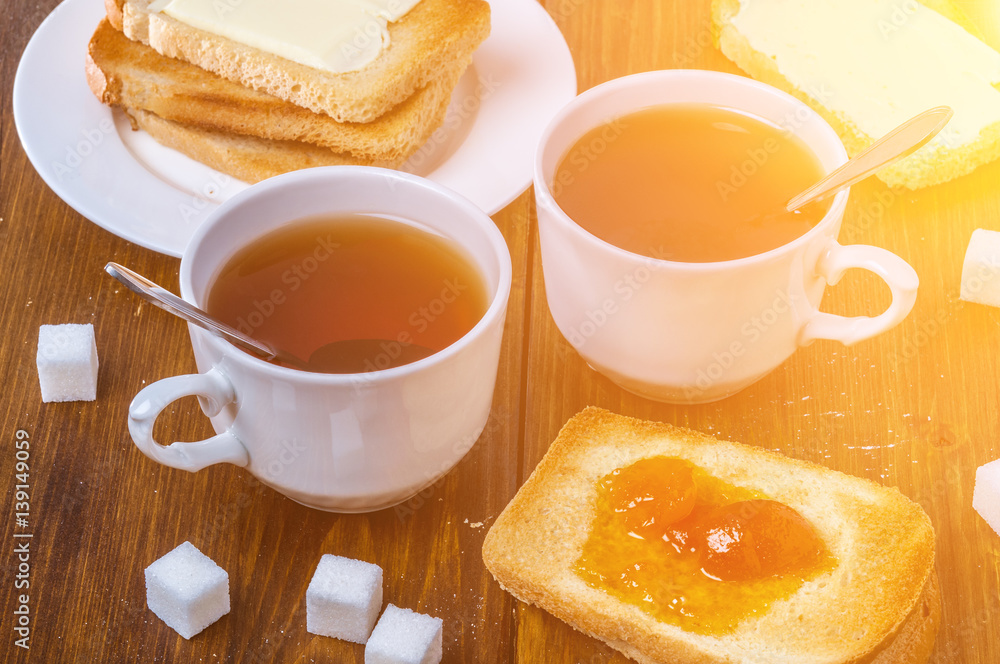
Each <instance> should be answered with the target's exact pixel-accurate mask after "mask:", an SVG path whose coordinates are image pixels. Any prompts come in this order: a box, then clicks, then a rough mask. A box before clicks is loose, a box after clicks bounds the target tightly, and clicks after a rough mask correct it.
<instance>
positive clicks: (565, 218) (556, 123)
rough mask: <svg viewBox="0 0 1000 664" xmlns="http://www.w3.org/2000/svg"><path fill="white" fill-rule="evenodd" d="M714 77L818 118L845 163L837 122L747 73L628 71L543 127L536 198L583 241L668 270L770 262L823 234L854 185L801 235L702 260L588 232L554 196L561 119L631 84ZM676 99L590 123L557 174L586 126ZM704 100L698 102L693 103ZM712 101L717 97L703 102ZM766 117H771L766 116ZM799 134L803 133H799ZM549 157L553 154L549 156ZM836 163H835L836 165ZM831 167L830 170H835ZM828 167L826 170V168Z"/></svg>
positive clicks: (575, 101)
mask: <svg viewBox="0 0 1000 664" xmlns="http://www.w3.org/2000/svg"><path fill="white" fill-rule="evenodd" d="M699 78H701V79H714V80H713V81H712V84H713V85H724V86H735V87H739V86H743V87H744V88H747V89H752V90H755V91H756V92H763V93H767V94H770V95H771V96H773V97H775V98H777V99H779V100H781V101H782V102H783V103H785V104H788V106H789V110H792V111H794V112H796V113H799V112H802V113H805V114H806V116H805V117H806V120H804V121H803V123H805V122H808V123H810V124H816V123H819V124H818V125H817V126H818V127H819V131H820V132H821V133H822V134H824V140H826V141H828V145H826V146H825V149H829V150H832V151H833V152H834V153H836V159H837V160H838V164H837V166H839V165H841V164H843V163H845V162H846V161H847V159H848V156H847V150H846V149H845V148H844V144H843V142H842V141H841V140H840V137H839V136H838V135H837V132H836V131H834V129H833V127H831V126H830V124H829V123H828V122H827V121H826V120H824V119H823V118H822V116H820V115H819V114H818V113H817V112H816V111H814V110H813V109H812V108H811V107H809V106H808V105H807V104H805V103H803V102H802V101H800V100H798V99H796V98H795V97H793V96H792V95H790V94H788V93H786V92H784V91H782V90H779V89H778V88H775V87H773V86H771V85H768V84H766V83H761V82H759V81H756V80H754V79H751V78H747V77H745V76H738V75H736V74H728V73H725V72H719V71H712V70H707V69H662V70H656V71H648V72H642V73H639V74H630V75H628V76H622V77H620V78H615V79H611V80H610V81H606V82H604V83H601V84H599V85H596V86H594V87H592V88H590V89H589V90H586V91H585V92H583V93H581V94H580V95H578V96H577V97H575V98H574V99H573V100H571V101H570V102H569V103H568V104H567V105H566V106H564V107H563V108H562V109H560V111H559V112H558V113H556V115H555V116H554V117H553V118H552V120H551V121H550V122H549V124H548V125H547V126H546V127H545V130H544V131H543V132H542V136H541V138H540V139H539V142H538V147H537V149H536V151H535V162H534V174H533V176H534V185H535V197H536V199H537V203H538V206H539V207H542V206H544V207H546V208H547V209H548V210H549V211H550V212H552V213H554V220H555V221H556V222H557V223H559V224H561V225H563V226H564V227H566V228H569V229H571V230H570V232H572V233H575V234H576V235H577V236H579V237H581V238H583V239H584V240H585V241H587V242H589V243H591V244H593V245H596V246H599V247H602V248H604V249H605V250H610V251H611V252H612V253H614V254H617V255H619V256H620V257H624V258H627V259H629V260H635V259H640V260H642V261H646V262H647V266H649V267H653V268H657V267H662V268H669V269H684V270H692V271H716V270H720V269H729V268H731V267H739V266H742V265H747V264H749V263H755V262H760V261H767V260H769V259H770V258H771V257H773V256H775V255H778V254H781V253H785V252H790V251H794V250H795V249H796V248H798V247H799V246H800V245H802V244H807V243H809V242H810V241H812V238H813V236H815V235H817V234H821V233H823V232H824V231H825V229H826V227H828V226H830V225H831V224H834V223H836V222H837V220H838V219H839V218H841V217H842V216H843V213H844V210H845V209H846V207H847V199H848V196H849V195H850V187H847V188H845V189H843V190H841V191H840V192H838V193H837V194H836V195H835V196H834V197H833V201H832V203H831V205H830V208H829V209H828V210H827V211H826V214H825V215H823V218H822V219H820V220H819V221H818V222H817V223H816V224H815V225H814V226H813V227H812V228H810V229H809V230H808V231H806V232H805V233H803V234H802V235H800V236H798V237H797V238H795V239H794V240H792V241H790V242H786V243H785V244H783V245H780V246H778V247H775V248H773V249H769V250H767V251H764V252H761V253H757V254H751V255H750V256H744V257H742V258H734V259H730V260H723V261H702V262H685V261H675V260H669V259H664V258H655V257H652V256H647V255H644V254H637V253H634V252H632V251H629V250H627V249H622V248H621V247H619V246H616V245H614V244H611V243H610V242H608V241H606V240H602V239H601V238H599V237H597V236H596V235H594V234H593V233H591V232H590V231H588V230H586V229H585V228H583V227H582V226H580V225H579V224H577V223H576V222H575V221H573V219H572V218H570V216H569V215H568V214H566V212H565V211H564V210H563V209H562V207H560V206H559V204H558V203H557V202H556V201H555V197H554V196H553V195H552V191H551V186H550V184H549V181H548V178H546V177H545V171H546V167H547V166H548V165H549V163H548V159H547V157H548V155H547V151H548V149H549V142H550V141H551V139H552V136H553V134H554V133H556V132H557V131H558V130H559V129H560V128H561V127H562V124H563V123H564V122H565V121H566V120H567V119H568V118H570V117H571V116H573V115H574V114H575V113H578V112H582V110H583V109H584V108H586V107H588V106H589V105H591V104H593V103H595V102H598V101H600V100H603V99H605V98H607V97H608V96H610V95H613V94H615V93H616V92H619V91H621V90H623V89H633V88H643V87H653V86H656V85H657V84H662V83H666V84H669V82H671V81H678V80H684V79H699ZM670 103H673V102H669V101H668V102H652V103H649V104H645V105H641V106H635V107H632V108H629V109H627V110H624V111H622V112H620V113H617V114H614V115H609V116H608V117H606V118H604V119H602V120H601V121H599V122H597V123H588V126H587V127H586V128H585V129H584V130H583V131H581V132H578V134H577V135H576V136H575V137H574V138H573V140H572V142H570V144H569V145H568V146H566V148H565V149H564V150H563V151H562V152H561V153H560V154H559V155H558V156H557V157H556V164H554V165H553V166H552V170H553V175H554V172H555V170H556V168H557V166H558V163H559V161H561V160H562V158H563V157H564V156H565V155H566V154H567V153H568V151H569V150H571V149H572V147H573V145H575V144H576V141H578V140H579V139H580V138H582V137H583V136H584V135H585V134H586V133H587V132H588V131H590V130H592V129H595V128H597V127H599V126H601V125H602V124H604V123H606V122H610V121H612V120H614V119H615V118H618V117H622V116H624V115H628V114H629V113H634V112H636V111H639V110H642V109H644V108H650V107H654V106H665V105H669V104H670ZM676 103H692V102H691V101H690V100H686V99H678V100H677V102H676ZM693 103H700V102H697V101H696V102H693ZM705 103H709V104H713V105H720V104H715V103H714V102H705ZM729 108H732V109H735V110H737V111H743V112H745V113H747V114H748V115H751V116H753V117H756V118H760V117H761V116H760V115H759V114H758V113H756V112H755V111H753V110H749V109H744V108H740V107H739V106H737V105H732V106H730V107H729ZM767 122H769V123H770V122H771V121H770V120H767ZM800 137H801V136H800ZM803 142H804V143H805V145H806V147H808V148H809V150H810V151H811V152H812V153H813V154H814V155H816V156H817V157H819V154H818V153H817V151H816V145H815V143H816V142H815V141H806V140H805V139H803ZM549 158H551V157H549ZM837 166H834V167H833V168H836V167H837ZM831 170H832V169H831ZM828 172H829V171H827V173H828Z"/></svg>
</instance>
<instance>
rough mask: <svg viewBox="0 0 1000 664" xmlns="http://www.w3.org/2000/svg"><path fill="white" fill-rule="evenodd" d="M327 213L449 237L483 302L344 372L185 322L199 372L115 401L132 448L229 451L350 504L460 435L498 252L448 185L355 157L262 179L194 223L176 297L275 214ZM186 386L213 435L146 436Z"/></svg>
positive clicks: (485, 396)
mask: <svg viewBox="0 0 1000 664" xmlns="http://www.w3.org/2000/svg"><path fill="white" fill-rule="evenodd" d="M331 213H333V214H336V213H371V214H378V215H382V216H386V217H390V218H394V219H400V220H405V221H406V222H407V223H410V224H412V225H414V226H417V227H421V228H424V229H426V230H429V231H430V232H433V233H437V234H440V235H442V236H444V237H447V238H449V239H451V240H452V241H454V242H456V243H457V244H458V245H459V246H461V247H462V248H464V249H465V251H466V253H467V254H468V256H469V257H470V258H471V259H472V261H474V263H475V264H476V266H477V267H478V270H479V272H480V274H481V276H482V278H483V279H484V280H485V283H486V290H487V293H488V294H489V297H490V306H489V308H488V310H487V312H486V314H485V315H484V316H483V318H482V319H481V320H480V321H479V322H478V323H477V324H476V326H475V327H473V328H472V330H470V331H469V332H468V333H467V334H465V335H464V336H463V337H462V338H461V339H459V340H458V341H456V342H455V343H454V344H452V345H451V346H448V347H447V348H445V349H443V350H441V351H440V352H438V353H435V354H434V355H432V356H430V357H427V358H425V359H423V360H420V361H417V362H413V363H411V364H407V365H403V366H400V367H396V368H391V369H386V370H382V371H375V372H371V373H366V374H351V375H342V374H318V373H309V372H304V371H298V370H294V369H287V368H284V367H280V366H276V365H273V364H270V363H268V362H265V361H263V360H261V359H259V358H257V357H253V356H251V355H249V354H247V353H245V352H244V351H241V350H239V349H237V348H236V347H234V346H232V345H231V344H229V343H228V342H226V341H224V340H222V339H220V338H219V337H217V336H214V335H212V334H210V333H208V332H206V331H205V330H203V329H202V328H200V327H196V326H193V325H191V326H189V330H190V334H191V343H192V346H193V348H194V355H195V360H196V362H197V365H198V370H199V371H200V372H201V373H199V374H192V375H185V376H175V377H172V378H166V379H163V380H160V381H157V382H156V383H153V384H151V385H149V386H147V387H146V388H144V389H143V390H142V391H141V392H139V394H138V395H136V397H135V399H134V400H133V401H132V404H131V406H130V407H129V431H130V432H131V434H132V438H133V440H134V441H135V443H136V445H137V446H138V447H139V449H141V450H142V451H143V453H145V454H146V455H147V456H149V457H151V458H152V459H155V460H156V461H159V462H160V463H163V464H166V465H168V466H173V467H174V468H181V469H184V470H190V471H196V470H200V469H201V468H204V467H206V466H208V465H211V464H214V463H221V462H227V463H232V464H236V465H238V466H243V467H245V468H247V470H249V471H250V472H251V473H253V474H254V475H255V476H256V477H257V478H258V479H260V480H261V481H262V482H264V483H265V484H268V485H269V486H271V487H273V488H274V489H276V490H277V491H280V492H281V493H283V494H285V495H286V496H288V497H290V498H292V499H293V500H296V501H298V502H300V503H302V504H304V505H308V506H310V507H315V508H318V509H323V510H329V511H337V512H361V511H371V510H377V509H381V508H384V507H389V506H391V505H394V504H396V503H399V502H402V501H404V500H406V499H408V498H410V497H411V496H413V495H414V494H416V493H418V492H419V491H420V490H421V489H423V488H425V487H426V486H427V485H429V484H430V483H432V482H433V481H435V480H436V479H438V478H439V477H440V476H441V475H442V474H444V473H445V472H447V471H448V470H449V469H451V468H452V467H453V466H454V465H455V464H456V463H458V461H459V460H460V459H461V458H462V457H463V456H464V455H465V453H466V452H467V451H468V450H469V449H470V448H471V447H472V445H473V443H475V441H476V440H477V439H478V437H479V435H480V433H481V432H482V431H483V428H484V427H485V425H486V421H487V419H488V417H489V413H490V406H491V403H492V399H493V388H494V384H495V381H496V374H497V367H498V362H499V356H500V342H501V336H502V333H503V325H504V317H505V314H506V308H507V299H508V296H509V294H510V284H511V263H510V254H509V253H508V251H507V245H506V243H505V241H504V239H503V236H502V235H501V234H500V231H499V230H497V228H496V226H495V225H494V224H493V221H492V220H491V219H490V218H489V216H487V215H486V214H485V213H484V212H483V211H481V210H480V209H479V208H477V207H476V206H475V205H474V204H472V203H471V202H469V201H468V200H466V199H464V198H462V197H461V196H459V195H458V194H455V193H454V192H451V191H449V190H447V189H445V188H444V187H441V186H438V185H436V184H434V183H432V182H429V181H427V180H424V179H422V178H418V177H415V176H412V175H407V174H404V173H398V172H395V171H387V170H382V169H376V168H366V167H347V166H340V167H331V168H315V169H308V170H303V171H298V172H294V173H289V174H286V175H282V176H279V177H275V178H272V179H269V180H266V181H264V182H262V183H260V184H257V185H254V186H252V187H250V188H249V189H247V190H245V191H243V192H240V193H239V194H237V195H236V196H234V197H233V198H232V199H230V200H229V201H227V202H226V203H224V204H223V205H222V206H220V207H219V208H218V210H217V211H216V212H215V213H214V214H212V216H211V217H210V218H209V219H208V220H206V222H205V223H204V225H202V226H201V227H200V228H199V229H198V231H197V232H196V233H195V235H194V237H193V238H192V239H191V242H190V244H189V245H188V246H187V248H186V249H185V250H184V255H183V257H182V258H181V269H180V286H181V294H182V296H183V297H184V299H186V300H188V301H189V302H193V303H195V304H197V305H199V306H204V303H205V299H206V295H207V292H208V289H209V286H210V285H211V284H212V281H213V278H214V277H215V275H216V274H217V272H218V271H219V269H220V268H221V267H222V266H223V265H224V264H225V262H226V261H227V260H228V259H229V258H230V257H232V256H233V254H234V253H235V252H236V251H237V250H239V249H240V248H241V247H244V246H246V245H247V244H248V243H250V242H252V241H253V240H254V239H256V238H258V237H260V236H262V235H264V234H266V233H267V232H269V231H271V230H274V229H275V228H277V227H279V226H281V225H283V224H285V223H287V222H291V221H295V220H297V219H301V218H304V217H310V216H314V215H320V214H331ZM273 315H280V311H276V312H275V313H274V314H273ZM401 332H403V331H402V330H401ZM188 395H196V396H197V397H198V398H199V401H200V403H201V406H202V409H203V410H204V411H205V413H206V414H207V415H209V416H210V417H211V418H212V425H213V427H214V428H215V430H216V431H217V432H218V435H217V436H215V437H213V438H210V439H208V440H203V441H199V442H192V443H185V442H175V443H172V444H170V445H161V444H159V443H158V442H157V441H155V440H154V439H153V433H152V432H153V423H154V422H155V420H156V417H157V416H158V415H159V414H160V412H162V411H163V409H164V408H166V407H167V406H168V405H169V404H170V403H172V402H173V401H176V400H177V399H179V398H181V397H184V396H188Z"/></svg>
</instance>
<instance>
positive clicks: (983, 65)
mask: <svg viewBox="0 0 1000 664" xmlns="http://www.w3.org/2000/svg"><path fill="white" fill-rule="evenodd" d="M857 1H858V2H862V0H857ZM762 2H763V3H765V4H764V5H761V6H766V7H768V8H769V9H770V10H774V11H775V12H778V13H779V15H780V20H774V21H770V22H769V23H768V29H767V37H771V38H773V39H774V40H775V41H774V42H772V43H771V44H767V43H766V42H764V41H762V39H763V38H764V36H763V35H762V34H752V35H747V34H744V32H742V31H741V29H740V14H741V12H743V11H749V10H750V9H752V8H753V7H754V5H755V4H758V5H759V4H760V3H762ZM823 2H824V4H828V3H829V2H830V0H823ZM785 4H786V3H785V2H784V1H779V0H713V3H712V23H713V29H714V31H715V35H716V41H717V43H718V46H719V48H720V49H721V50H722V52H723V54H725V55H726V56H727V57H728V58H729V59H730V60H732V61H733V62H735V63H736V64H737V66H739V67H740V68H741V69H743V70H744V71H745V72H747V73H748V74H749V75H750V76H752V77H753V78H755V79H757V80H759V81H762V82H764V83H768V84H770V85H773V86H775V87H777V88H780V89H781V90H784V91H785V92H788V93H789V94H792V95H794V96H795V97H797V98H799V99H800V100H802V101H803V102H805V103H807V104H809V105H810V106H811V107H812V108H813V109H814V110H815V111H816V112H817V113H819V114H820V115H821V116H822V117H823V118H824V119H825V120H826V121H827V122H829V123H830V125H831V126H832V127H833V128H834V129H835V130H836V131H837V133H838V134H839V135H840V138H841V140H842V141H843V142H844V145H845V147H846V148H847V152H848V153H849V154H850V155H852V156H853V155H855V154H857V153H858V152H861V151H862V150H864V149H865V148H867V147H868V146H869V145H870V144H871V143H872V142H873V141H874V140H875V139H877V138H879V137H880V136H881V135H882V134H884V133H887V132H888V130H889V129H891V128H892V127H893V126H895V125H897V124H901V123H902V122H903V120H906V119H908V118H909V117H912V116H914V115H916V114H917V113H919V112H921V111H924V110H927V109H928V108H930V107H932V106H936V105H941V104H945V105H949V106H952V107H953V109H954V111H955V117H954V118H953V119H952V121H951V122H950V123H949V125H948V126H946V127H945V129H944V130H943V131H942V133H941V135H940V136H939V137H938V138H937V139H935V141H932V142H931V143H930V144H928V145H926V146H924V147H923V148H921V149H920V150H919V151H917V152H916V153H914V154H913V155H910V156H909V157H907V158H905V159H903V160H901V161H899V162H897V163H895V164H892V165H890V166H889V167H887V168H884V169H882V170H881V171H879V172H878V173H877V176H878V177H879V178H880V179H881V180H883V181H884V182H885V183H886V184H888V185H889V186H892V187H896V186H903V187H907V188H910V189H917V188H920V187H926V186H929V185H934V184H939V183H942V182H946V181H948V180H951V179H954V178H956V177H959V176H961V175H964V174H966V173H969V172H971V171H972V170H974V169H975V168H977V167H978V166H980V165H982V164H985V163H988V162H990V161H993V160H995V159H997V158H1000V55H998V54H997V53H996V52H995V51H993V50H992V49H990V48H989V47H988V46H986V45H985V44H984V43H982V42H980V41H979V40H978V37H979V35H980V33H979V32H978V30H976V28H975V26H974V25H973V24H972V23H971V22H970V21H969V19H968V17H967V16H966V15H965V14H964V13H963V12H962V11H961V9H959V8H958V7H957V6H956V5H955V4H954V3H953V2H951V0H921V2H920V3H919V4H918V3H916V2H913V3H903V4H900V3H896V2H890V1H889V0H881V2H875V0H863V4H864V6H865V7H866V8H867V10H866V11H872V12H876V14H877V20H872V18H871V17H870V16H868V15H866V16H864V17H852V16H851V14H850V12H851V7H850V5H851V4H853V3H847V4H845V3H843V2H840V3H838V4H835V5H831V7H832V11H833V12H835V13H836V15H838V16H843V18H844V21H845V23H846V24H847V25H848V26H849V27H848V28H846V29H844V28H843V27H842V26H839V25H838V26H834V25H830V24H829V22H828V21H827V20H826V18H825V17H824V15H823V14H822V13H821V12H818V11H816V7H817V6H816V5H810V4H808V3H807V4H805V5H802V4H800V3H796V2H792V1H791V0H789V1H788V2H787V4H788V6H792V5H795V11H794V12H792V11H783V8H784V7H785ZM802 7H804V8H805V9H804V10H803V11H799V9H801V8H802ZM748 8H749V9H748ZM928 10H929V11H930V13H931V14H933V13H934V12H936V13H937V14H940V15H941V16H943V17H944V18H945V19H947V20H946V21H937V22H935V21H928V20H927V14H926V12H928ZM934 23H937V24H936V25H932V24H934ZM932 28H936V29H932ZM938 33H940V34H938ZM813 34H815V35H816V36H817V37H823V38H812V37H810V35H813ZM830 34H833V35H836V36H837V38H836V39H829V38H825V36H826V35H830ZM959 35H961V36H960V38H959V42H956V43H962V44H963V45H964V48H965V49H966V50H967V51H968V53H969V54H970V55H969V56H968V58H969V59H968V60H961V59H960V60H959V61H958V62H957V63H956V65H955V67H954V68H949V67H942V69H940V70H938V71H932V70H928V69H926V68H925V67H924V66H923V65H921V64H915V63H916V62H917V57H916V56H922V57H925V58H927V57H929V58H931V60H941V61H942V62H943V61H944V58H945V57H946V56H948V55H949V53H941V52H940V49H941V47H940V45H939V44H938V43H937V39H936V37H937V38H939V39H944V38H946V37H947V38H949V39H951V38H957V36H959ZM777 42H780V43H782V44H789V45H792V46H790V47H789V50H788V51H786V50H785V49H784V48H781V49H779V50H778V51H780V52H778V51H775V52H770V51H769V50H768V49H769V48H771V47H772V46H773V43H777ZM948 43H952V42H948ZM866 44H867V45H868V46H870V47H872V48H873V49H875V51H876V52H873V53H871V54H866V52H865V49H866ZM755 45H759V46H760V47H761V48H762V49H764V50H759V49H758V48H757V47H755ZM800 45H804V46H803V47H802V48H801V49H800ZM847 52H850V53H856V54H859V56H860V57H863V58H864V60H863V63H864V64H863V65H861V66H857V67H856V65H855V64H849V63H848V62H847V60H846V59H845V58H844V56H843V53H847ZM938 55H939V56H941V57H937V56H938ZM955 57H958V56H955ZM883 61H892V63H893V64H892V66H890V67H883V65H885V64H887V62H883ZM815 62H822V63H824V64H825V65H827V66H836V67H839V68H840V71H841V76H840V77H839V78H838V80H839V83H838V81H836V80H830V78H829V77H827V76H824V74H823V70H822V68H820V67H814V66H813V65H811V64H809V63H815ZM899 63H904V64H902V65H900V66H902V69H899V68H896V67H897V65H899ZM905 63H914V64H911V65H910V68H909V69H907V68H906V64H905ZM804 72H808V73H804ZM880 72H881V73H880ZM885 72H892V73H885ZM879 76H882V77H883V78H882V79H878V80H876V78H877V77H879ZM868 79H872V81H873V83H874V85H872V86H867V87H864V88H862V87H861V82H862V81H865V80H868ZM883 79H885V80H883ZM953 84H954V85H953ZM960 84H961V85H964V86H970V85H971V86H976V87H977V88H978V90H979V91H980V93H977V94H974V95H971V96H970V95H968V94H967V93H968V90H969V88H968V87H965V88H963V89H961V90H960V89H959V88H958V87H957V86H958V85H960ZM990 84H992V86H993V87H994V88H996V89H997V91H998V92H997V94H995V95H994V94H992V93H990V91H989V86H990ZM861 90H864V92H860V93H859V91H861ZM858 93H859V94H860V96H858V101H857V102H851V103H847V102H845V100H847V99H849V98H851V97H852V96H853V95H855V94H858ZM987 97H989V98H991V99H992V100H991V101H989V102H984V101H983V100H984V99H986V98H987ZM983 116H986V117H991V118H992V120H991V122H990V123H988V124H985V125H984V126H983V127H982V129H981V131H980V132H979V134H978V138H976V139H975V140H967V137H965V136H963V135H962V133H961V132H960V131H959V130H958V129H957V128H958V127H960V126H961V125H960V123H962V122H964V121H965V120H964V119H965V118H969V117H975V118H979V117H983ZM890 117H891V118H895V120H894V122H892V123H889V124H891V126H885V127H881V131H880V132H873V131H871V130H869V131H866V130H865V129H864V128H863V126H864V125H866V124H867V125H868V126H871V125H872V122H871V119H872V118H876V119H881V120H882V122H883V123H884V122H886V121H887V119H888V118H890ZM873 134H874V135H873Z"/></svg>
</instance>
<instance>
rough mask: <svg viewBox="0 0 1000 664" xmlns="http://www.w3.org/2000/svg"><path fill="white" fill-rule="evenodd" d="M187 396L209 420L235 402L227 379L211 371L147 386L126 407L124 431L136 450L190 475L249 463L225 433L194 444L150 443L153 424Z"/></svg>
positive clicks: (243, 450)
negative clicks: (212, 467) (221, 465)
mask: <svg viewBox="0 0 1000 664" xmlns="http://www.w3.org/2000/svg"><path fill="white" fill-rule="evenodd" d="M187 396H197V397H198V399H199V401H201V404H202V410H204V411H205V414H206V415H208V416H209V417H212V416H213V415H217V414H218V413H219V412H220V411H221V410H222V409H223V407H225V406H226V404H229V403H232V402H233V401H235V400H236V391H235V389H233V385H232V383H230V382H229V379H228V378H226V376H225V375H224V374H223V373H222V372H220V371H218V370H217V369H214V368H213V369H211V370H210V371H208V372H207V373H203V374H188V375H186V376H173V377H172V378H164V379H163V380H158V381H156V382H155V383H153V384H151V385H147V386H146V387H144V388H143V389H142V391H141V392H139V394H137V395H135V399H133V400H132V403H131V404H130V405H129V407H128V430H129V433H130V434H132V440H133V441H134V442H135V444H136V447H138V448H139V449H140V450H142V453H143V454H145V455H146V456H148V457H149V458H150V459H153V460H154V461H159V462H160V463H162V464H163V465H165V466H172V467H173V468H180V469H181V470H190V471H191V472H194V471H196V470H201V469H202V468H204V467H206V466H210V465H212V464H213V463H223V462H225V463H232V464H236V465H237V466H246V465H247V464H248V463H250V455H249V454H248V453H247V450H246V448H245V447H243V443H241V442H240V440H239V439H238V438H237V437H236V436H235V435H234V434H233V433H232V432H231V431H229V430H227V431H224V432H223V433H220V434H219V435H217V436H213V437H212V438H209V439H207V440H200V441H198V442H194V443H172V444H170V445H161V444H159V443H157V442H156V440H154V439H153V424H154V423H155V422H156V418H157V417H159V415H160V413H162V412H163V409H164V408H166V407H167V406H169V405H170V404H171V403H173V402H174V401H177V400H178V399H180V398H181V397H187Z"/></svg>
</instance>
